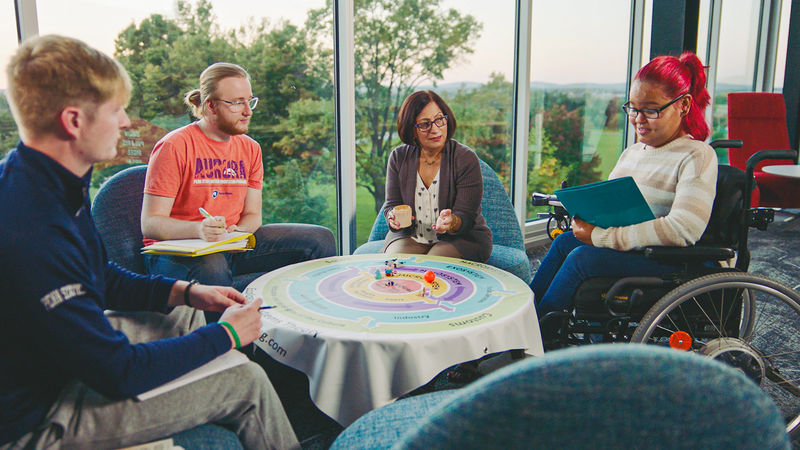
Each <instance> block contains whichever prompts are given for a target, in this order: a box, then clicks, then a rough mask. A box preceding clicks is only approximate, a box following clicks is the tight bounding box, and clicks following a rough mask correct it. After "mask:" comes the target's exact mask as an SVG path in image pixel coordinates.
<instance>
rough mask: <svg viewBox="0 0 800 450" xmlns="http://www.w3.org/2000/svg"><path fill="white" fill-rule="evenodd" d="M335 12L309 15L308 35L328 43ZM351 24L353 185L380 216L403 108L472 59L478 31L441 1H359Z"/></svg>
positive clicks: (467, 17)
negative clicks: (424, 86) (405, 102)
mask: <svg viewBox="0 0 800 450" xmlns="http://www.w3.org/2000/svg"><path fill="white" fill-rule="evenodd" d="M332 12H333V7H332V4H331V0H328V1H327V2H326V7H325V8H321V9H317V10H311V11H309V14H308V19H307V21H306V29H307V31H308V32H309V33H314V34H315V35H316V36H317V39H319V40H320V41H327V42H330V36H331V35H332V27H333V24H332ZM354 22H355V24H356V26H355V30H354V31H355V36H354V41H355V42H354V45H355V77H356V79H355V85H356V133H357V136H358V140H357V144H356V162H357V164H358V169H359V170H358V171H357V177H358V182H359V184H360V185H361V186H364V187H365V188H366V189H367V190H368V191H369V192H370V193H371V194H372V196H373V198H374V200H375V204H374V206H375V211H378V210H380V208H381V206H382V205H383V201H384V198H385V192H384V189H385V176H386V160H387V158H388V156H389V152H390V151H391V149H392V147H393V146H394V145H396V143H397V142H396V139H395V138H393V136H394V135H395V131H394V126H395V123H396V122H395V121H396V118H397V112H398V110H399V108H400V105H401V103H402V101H403V100H404V99H405V97H407V96H408V95H409V94H410V93H411V92H413V91H414V90H415V89H416V88H417V87H418V86H419V85H420V84H421V83H422V82H423V81H433V82H435V81H436V80H441V79H442V77H443V76H442V73H443V72H444V70H445V69H447V68H449V67H450V66H451V65H453V64H454V63H455V62H456V61H457V60H458V59H459V58H461V57H463V56H464V55H467V54H470V53H472V52H473V48H472V45H473V43H474V42H475V40H476V39H477V37H478V36H479V33H480V30H481V28H482V25H481V24H480V23H478V22H477V20H476V19H475V18H474V17H472V16H470V15H462V14H461V13H459V12H458V11H456V10H454V9H449V10H445V9H444V8H443V7H442V6H441V0H399V1H398V0H356V2H355V19H354ZM320 24H326V26H325V27H320V26H319V25H320Z"/></svg>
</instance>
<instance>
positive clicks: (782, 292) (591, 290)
mask: <svg viewBox="0 0 800 450" xmlns="http://www.w3.org/2000/svg"><path fill="white" fill-rule="evenodd" d="M712 146H714V147H715V148H716V147H722V148H729V147H740V146H741V141H729V140H725V141H715V142H712ZM796 157H797V152H795V151H790V150H764V151H761V152H758V153H756V154H754V155H753V156H752V157H751V158H750V160H748V162H747V168H746V171H745V172H743V171H741V170H740V169H737V168H735V167H731V166H719V172H718V177H717V195H716V197H715V199H714V205H713V208H712V213H711V218H710V220H709V224H708V226H707V228H706V230H705V232H704V233H703V236H702V237H701V238H700V240H699V241H698V242H697V243H696V244H695V245H693V246H689V247H658V246H652V247H646V248H644V249H643V250H641V251H642V252H643V253H644V255H645V256H646V257H648V258H652V259H654V260H657V261H661V262H665V263H671V264H676V265H679V266H680V267H681V270H679V271H678V272H677V273H675V274H672V275H670V276H668V277H663V278H658V277H626V278H622V279H614V278H591V279H588V280H586V281H585V282H583V283H582V284H581V285H580V286H579V287H578V290H577V291H576V293H575V296H574V298H573V309H572V310H570V311H567V310H565V311H554V312H551V313H548V314H546V315H545V316H544V317H542V318H541V319H540V321H539V322H540V326H541V327H543V328H544V327H550V328H549V329H557V330H558V332H557V334H556V337H555V338H554V339H552V340H548V341H547V342H545V348H546V349H547V350H552V349H556V348H562V347H566V346H573V345H584V344H592V343H596V342H636V343H648V344H653V345H661V346H665V347H669V348H673V349H676V350H681V351H692V352H695V353H698V354H700V355H704V356H706V357H709V358H714V359H716V360H719V361H722V362H724V363H726V364H728V365H730V366H733V367H734V368H736V369H738V370H740V371H741V372H743V373H744V374H745V375H747V376H748V377H749V378H750V379H752V380H753V381H754V382H755V383H756V384H758V385H759V386H761V388H762V389H763V390H764V391H766V392H767V393H768V394H769V395H770V396H771V397H772V399H773V400H774V401H775V403H776V404H777V405H778V406H779V408H780V409H781V411H782V413H783V414H784V418H785V419H786V422H787V428H786V429H787V432H789V433H790V435H796V434H800V433H798V431H800V295H799V294H798V293H797V292H795V291H794V290H793V289H791V288H790V287H788V286H786V285H784V284H782V283H779V282H777V281H774V280H771V279H769V278H767V277H764V276H760V275H754V274H749V273H747V269H748V266H749V263H750V253H749V251H748V247H747V238H748V231H749V228H751V227H753V228H758V229H762V230H764V229H766V228H767V226H768V224H769V223H771V222H772V221H773V218H774V211H773V210H772V209H764V208H749V205H750V197H751V192H752V189H753V188H754V187H755V184H754V183H755V180H754V177H753V170H754V169H755V167H756V165H757V164H758V162H760V161H762V160H765V159H782V158H796ZM539 198H540V199H539V200H537V201H539V202H541V197H539ZM549 201H557V199H552V198H549V199H548V202H549ZM734 259H735V265H733V267H725V262H729V261H732V260H734ZM793 437H794V436H793Z"/></svg>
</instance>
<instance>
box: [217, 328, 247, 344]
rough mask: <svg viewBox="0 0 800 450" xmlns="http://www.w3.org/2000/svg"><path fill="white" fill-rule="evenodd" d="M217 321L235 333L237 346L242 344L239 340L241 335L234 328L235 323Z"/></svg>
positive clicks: (234, 339) (234, 338) (234, 337)
mask: <svg viewBox="0 0 800 450" xmlns="http://www.w3.org/2000/svg"><path fill="white" fill-rule="evenodd" d="M217 323H218V324H220V325H222V326H223V327H225V328H227V329H228V331H230V332H231V334H232V335H233V341H234V342H236V348H239V347H241V346H242V342H241V341H240V340H239V335H238V334H236V330H234V329H233V325H231V324H229V323H228V322H217Z"/></svg>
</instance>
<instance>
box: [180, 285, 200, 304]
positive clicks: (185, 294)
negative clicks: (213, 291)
mask: <svg viewBox="0 0 800 450" xmlns="http://www.w3.org/2000/svg"><path fill="white" fill-rule="evenodd" d="M199 283H200V282H199V281H197V280H192V281H190V282H189V284H187V285H186V290H185V291H183V304H184V305H186V306H188V307H192V304H191V303H189V290H190V289H192V286H194V285H195V284H199Z"/></svg>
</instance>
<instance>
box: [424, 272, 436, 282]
mask: <svg viewBox="0 0 800 450" xmlns="http://www.w3.org/2000/svg"><path fill="white" fill-rule="evenodd" d="M435 279H436V274H435V273H433V271H432V270H429V271H427V272H425V281H426V282H428V283H433V280H435Z"/></svg>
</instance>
